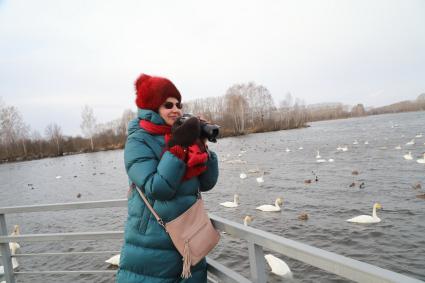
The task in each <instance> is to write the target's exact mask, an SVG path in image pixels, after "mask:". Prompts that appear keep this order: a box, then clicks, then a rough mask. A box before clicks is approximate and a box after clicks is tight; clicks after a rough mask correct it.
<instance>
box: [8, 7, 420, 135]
mask: <svg viewBox="0 0 425 283" xmlns="http://www.w3.org/2000/svg"><path fill="white" fill-rule="evenodd" d="M142 72H144V73H147V74H153V75H161V76H165V77H168V78H170V79H171V80H172V81H173V82H174V83H175V84H176V86H177V88H178V89H179V90H180V92H181V93H182V95H183V101H184V100H186V101H187V100H191V99H194V98H202V97H211V96H221V95H224V94H225V92H226V90H227V88H229V87H230V86H231V85H232V84H235V83H246V82H249V81H255V82H256V83H257V84H262V85H264V86H265V87H267V88H268V89H269V90H270V92H271V93H272V95H273V98H274V100H275V103H276V104H277V103H278V102H279V101H280V100H282V99H284V97H285V94H286V93H288V92H290V93H291V94H292V95H293V96H295V97H297V98H300V99H303V100H304V101H305V102H306V103H307V104H313V103H320V102H342V103H345V104H356V103H364V104H365V105H367V106H381V105H386V104H390V103H393V102H397V101H400V100H405V99H414V98H416V97H417V96H418V95H419V94H421V93H423V92H425V1H424V0H417V1H414V0H399V1H391V0H382V1H379V0H373V1H370V0H366V1H361V0H353V1H344V0H334V1H320V0H314V1H302V0H294V1H278V0H258V1H249V0H240V1H239V0H237V1H232V0H226V1H221V0H218V1H217V0H216V1H208V2H207V1H200V0H197V1H186V0H179V1H161V0H155V1H141V0H137V1H128V0H126V1H106V0H102V1H94V0H89V1H87V0H73V1H61V0H52V1H47V0H38V1H23V0H13V1H12V0H10V1H9V0H0V97H1V98H2V100H3V102H5V103H6V104H7V105H13V106H16V107H18V109H19V110H20V112H21V114H22V115H23V118H24V120H25V121H26V122H27V123H28V124H29V125H30V126H31V128H32V129H37V130H39V131H40V132H41V133H42V134H44V128H45V127H46V125H47V124H49V123H51V122H56V123H57V124H59V125H60V126H61V127H62V129H63V132H64V134H67V135H77V134H80V123H81V109H82V107H83V106H84V105H85V104H87V105H89V106H91V107H92V108H93V110H94V113H95V116H96V117H97V119H98V121H99V122H107V121H110V120H113V119H116V118H119V117H120V116H121V114H122V112H123V111H124V110H125V109H127V108H131V109H133V110H135V109H136V108H135V105H134V98H135V97H134V86H133V83H134V80H135V79H136V78H137V76H138V75H139V74H140V73H142Z"/></svg>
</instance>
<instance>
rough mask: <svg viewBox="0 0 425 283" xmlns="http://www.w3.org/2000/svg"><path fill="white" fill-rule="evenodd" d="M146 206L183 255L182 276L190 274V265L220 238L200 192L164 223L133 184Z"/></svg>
mask: <svg viewBox="0 0 425 283" xmlns="http://www.w3.org/2000/svg"><path fill="white" fill-rule="evenodd" d="M132 186H133V188H136V190H137V191H138V192H139V195H140V197H141V198H142V199H143V201H144V202H145V204H146V206H147V207H148V208H149V210H150V211H151V212H152V214H153V215H154V216H155V219H156V221H158V223H159V225H161V226H162V227H163V228H164V229H165V231H166V232H167V233H168V235H170V238H171V241H172V242H173V244H174V246H175V247H176V249H177V250H178V252H179V253H180V254H181V255H182V256H183V271H182V274H181V277H182V278H189V277H190V276H191V273H190V267H191V266H194V265H196V264H197V263H198V262H199V261H200V260H201V259H203V258H204V257H205V256H206V255H207V254H208V253H209V252H210V251H211V250H212V249H213V248H214V247H215V246H216V245H217V243H218V241H219V240H220V233H219V232H218V231H217V230H216V229H215V228H214V226H213V225H212V223H211V220H210V218H209V217H208V214H207V212H206V210H205V208H204V201H203V200H202V198H201V193H200V192H198V199H197V201H196V202H195V203H194V204H193V205H192V206H191V207H190V208H189V209H188V210H186V211H185V212H184V213H182V214H181V215H180V216H179V217H177V218H176V219H174V220H172V221H170V222H167V223H164V222H163V221H162V219H161V217H159V215H158V214H157V213H156V211H155V210H154V209H153V207H152V206H151V205H150V203H149V202H148V200H147V199H146V197H145V195H144V194H143V192H142V191H141V190H140V189H139V188H138V187H137V186H136V185H135V184H133V185H132Z"/></svg>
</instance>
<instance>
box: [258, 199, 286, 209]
mask: <svg viewBox="0 0 425 283" xmlns="http://www.w3.org/2000/svg"><path fill="white" fill-rule="evenodd" d="M282 204H283V199H282V198H277V199H276V201H275V202H274V205H271V204H263V205H260V206H258V207H256V208H255V209H258V210H261V211H270V212H272V211H280V210H281V208H280V206H281V205H282Z"/></svg>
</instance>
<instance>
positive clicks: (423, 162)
mask: <svg viewBox="0 0 425 283" xmlns="http://www.w3.org/2000/svg"><path fill="white" fill-rule="evenodd" d="M416 162H418V163H420V164H425V153H424V157H423V158H420V159H416Z"/></svg>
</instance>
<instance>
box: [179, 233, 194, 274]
mask: <svg viewBox="0 0 425 283" xmlns="http://www.w3.org/2000/svg"><path fill="white" fill-rule="evenodd" d="M183 254H184V256H183V271H182V274H181V277H182V278H184V279H188V278H189V277H191V276H192V274H191V273H190V265H191V258H190V250H189V241H187V240H186V241H185V242H184V251H183Z"/></svg>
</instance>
